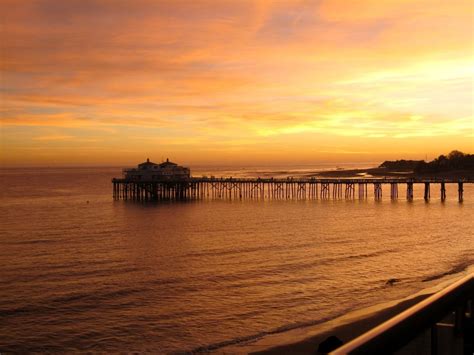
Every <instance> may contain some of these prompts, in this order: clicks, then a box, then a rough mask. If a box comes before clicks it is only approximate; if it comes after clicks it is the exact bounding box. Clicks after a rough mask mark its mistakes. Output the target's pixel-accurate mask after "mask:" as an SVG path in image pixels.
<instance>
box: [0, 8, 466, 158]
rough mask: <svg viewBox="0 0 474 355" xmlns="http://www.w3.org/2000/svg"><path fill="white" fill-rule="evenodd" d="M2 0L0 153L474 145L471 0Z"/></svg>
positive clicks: (120, 154)
mask: <svg viewBox="0 0 474 355" xmlns="http://www.w3.org/2000/svg"><path fill="white" fill-rule="evenodd" d="M0 6H1V9H0V10H2V29H1V41H0V46H1V53H2V56H1V61H0V70H1V86H2V90H1V106H0V113H1V132H0V134H1V137H0V139H1V147H2V152H1V160H0V161H1V163H2V164H5V165H15V164H17V163H18V162H19V161H21V164H35V165H42V164H49V165H50V164H65V163H68V164H88V163H94V164H124V163H132V162H135V161H137V160H140V159H142V157H143V156H144V155H152V154H157V155H158V156H162V155H164V156H173V157H174V159H175V160H178V161H182V162H183V163H188V164H189V163H216V164H218V163H220V162H228V161H229V160H230V161H246V160H250V159H252V160H253V161H255V160H258V161H261V162H268V161H270V162H271V161H279V160H282V161H285V160H286V161H294V160H295V157H297V158H296V159H297V160H299V161H301V162H307V163H311V162H315V161H318V160H332V161H345V160H347V159H349V158H350V159H352V160H354V159H355V160H364V161H367V160H371V161H373V160H377V159H379V158H382V159H389V158H401V157H402V155H403V157H404V158H420V157H424V156H425V154H430V155H433V156H436V155H438V154H441V153H443V152H446V151H451V150H452V149H455V148H456V149H459V150H462V151H465V152H469V151H472V150H473V148H474V144H473V139H472V137H473V128H474V125H473V110H474V107H473V105H474V99H473V76H474V66H473V64H472V63H473V54H474V47H473V31H472V25H473V7H472V3H471V2H470V1H453V2H445V1H441V0H439V1H434V2H433V1H425V0H423V1H384V2H380V1H369V0H364V1H359V2H357V4H355V3H352V2H347V1H339V0H337V1H318V2H316V1H315V2H312V1H309V2H307V1H304V2H303V1H275V2H272V1H236V2H216V1H203V2H199V3H196V4H191V3H189V2H183V1H176V2H150V1H147V0H138V1H133V2H132V1H117V2H116V3H115V2H114V4H112V3H109V2H104V1H101V0H95V1H90V2H87V4H85V3H83V2H80V1H71V2H68V3H67V5H65V4H62V3H58V2H57V1H43V2H36V1H23V2H21V4H19V3H18V2H16V1H9V0H7V1H2V3H1V5H0ZM256 152H259V153H258V154H256ZM328 152H330V153H328ZM354 152H365V153H360V154H353V153H354ZM370 152H372V153H370ZM348 157H349V158H348Z"/></svg>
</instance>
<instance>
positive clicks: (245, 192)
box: [112, 177, 474, 202]
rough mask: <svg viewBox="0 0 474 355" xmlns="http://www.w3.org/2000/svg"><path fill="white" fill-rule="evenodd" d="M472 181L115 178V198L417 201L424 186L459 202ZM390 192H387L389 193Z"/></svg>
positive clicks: (427, 194) (426, 193)
mask: <svg viewBox="0 0 474 355" xmlns="http://www.w3.org/2000/svg"><path fill="white" fill-rule="evenodd" d="M473 182H474V180H471V179H463V180H457V179H451V180H449V179H444V180H441V179H407V178H397V179H387V178H384V179H375V178H374V179H367V178H357V179H319V178H300V179H296V178H286V179H274V178H263V179H261V178H255V179H248V178H206V177H188V178H172V179H163V180H153V181H139V180H134V179H127V178H114V179H112V184H113V197H114V199H116V200H134V201H161V200H204V199H242V200H243V199H252V200H255V199H276V200H290V199H292V200H293V199H294V200H305V199H308V200H317V199H320V200H329V199H368V198H369V197H370V196H372V195H373V197H374V199H375V200H381V199H382V196H383V193H384V191H385V190H386V191H387V193H389V194H390V198H391V199H393V200H395V199H398V198H399V186H400V185H406V190H405V191H406V199H407V200H409V201H410V200H413V199H414V185H415V184H421V185H423V186H424V194H423V197H424V199H425V200H426V201H429V200H430V198H431V190H432V186H433V185H436V186H437V187H438V188H439V191H440V193H439V197H440V199H441V200H442V201H444V200H445V199H446V185H447V184H455V185H457V195H458V201H459V202H462V201H463V198H464V196H463V195H464V184H466V183H473ZM386 188H387V189H386Z"/></svg>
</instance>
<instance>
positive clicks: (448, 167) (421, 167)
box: [379, 150, 474, 174]
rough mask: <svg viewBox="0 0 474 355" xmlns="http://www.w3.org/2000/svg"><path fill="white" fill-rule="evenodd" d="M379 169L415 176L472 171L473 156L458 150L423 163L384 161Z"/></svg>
mask: <svg viewBox="0 0 474 355" xmlns="http://www.w3.org/2000/svg"><path fill="white" fill-rule="evenodd" d="M379 168H386V169H388V170H396V171H406V170H412V171H413V172H414V173H416V174H424V173H438V172H447V171H455V170H467V171H473V170H474V154H464V153H462V152H460V151H458V150H453V151H452V152H451V153H449V154H448V155H447V156H446V155H440V156H439V157H438V158H436V159H434V160H432V161H430V162H425V161H424V160H396V161H384V162H383V163H382V164H381V165H380V166H379Z"/></svg>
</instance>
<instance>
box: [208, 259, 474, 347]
mask: <svg viewBox="0 0 474 355" xmlns="http://www.w3.org/2000/svg"><path fill="white" fill-rule="evenodd" d="M472 271H474V265H471V266H469V267H467V268H466V269H465V270H463V271H462V272H460V273H456V274H455V275H449V276H448V277H446V278H443V280H439V281H441V282H438V283H436V284H431V285H429V286H428V285H427V287H426V288H424V289H421V290H419V291H418V292H416V293H414V294H410V295H408V296H406V297H404V298H401V299H397V300H392V301H387V302H383V303H379V304H376V305H372V306H367V307H364V308H361V309H356V310H352V311H350V312H348V313H346V314H344V315H342V316H338V317H336V318H334V319H331V320H329V321H323V322H321V323H319V324H315V325H312V326H307V327H301V328H295V329H292V330H288V331H285V332H281V333H275V334H270V335H266V336H264V337H262V338H259V339H257V340H254V341H248V342H243V343H240V344H234V345H230V346H225V347H223V348H220V349H218V350H216V352H217V353H226V354H227V353H250V354H271V355H273V354H282V353H291V354H315V353H316V352H317V349H318V345H319V344H320V343H321V342H322V341H324V340H325V339H327V338H328V337H329V336H331V335H335V336H337V337H338V338H339V339H340V340H342V341H343V342H344V344H345V343H347V342H349V341H351V340H352V339H355V338H356V337H358V336H359V335H362V334H364V333H365V332H367V331H369V330H370V329H372V328H375V327H376V326H378V325H380V324H382V323H384V322H385V321H387V320H389V319H391V318H393V317H394V316H396V315H398V314H400V313H401V312H403V311H405V310H407V309H408V308H410V307H412V306H414V305H415V304H417V303H419V302H421V301H423V300H424V299H425V298H427V297H430V296H431V295H433V294H434V293H436V292H438V291H440V290H442V289H444V288H445V287H447V286H449V285H450V284H452V283H453V282H455V281H456V280H458V279H459V278H461V277H463V276H465V275H466V274H469V273H470V272H472Z"/></svg>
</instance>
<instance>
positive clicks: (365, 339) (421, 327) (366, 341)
mask: <svg viewBox="0 0 474 355" xmlns="http://www.w3.org/2000/svg"><path fill="white" fill-rule="evenodd" d="M473 302H474V273H472V274H470V275H468V276H466V277H464V278H463V279H461V280H459V281H457V282H455V283H454V284H452V285H450V286H449V287H447V288H445V289H443V290H442V291H440V292H437V293H435V294H434V295H432V296H430V297H428V298H426V299H425V300H423V301H422V302H420V303H418V304H416V305H415V306H413V307H411V308H409V309H407V310H406V311H404V312H402V313H400V314H399V315H397V316H395V317H393V318H392V319H389V320H388V321H386V322H385V323H382V324H381V325H379V326H378V327H375V328H374V329H372V330H370V331H368V332H367V333H365V334H362V335H361V336H359V337H358V338H355V339H354V340H352V341H351V342H349V343H347V344H345V345H343V346H341V347H340V348H338V349H336V350H334V351H333V352H331V354H335V355H340V354H381V353H391V352H394V351H396V350H400V349H401V348H402V347H403V346H405V345H406V344H408V343H409V342H410V341H411V340H413V339H414V338H416V337H417V336H418V335H420V334H422V333H423V332H424V331H426V330H427V329H431V354H437V353H438V333H437V325H436V323H437V322H440V321H441V320H442V319H443V318H444V317H446V316H447V315H448V314H449V312H454V313H455V317H454V324H453V332H454V333H455V334H460V335H462V334H463V332H467V328H469V327H471V328H472V322H473V321H474V319H473V317H474V316H473ZM468 324H470V325H469V326H468ZM470 331H472V329H471V330H470ZM469 336H470V335H469V334H465V337H468V338H467V339H470V338H469ZM464 339H465V340H466V338H464ZM469 341H471V343H470V344H469V346H470V347H472V346H473V345H472V340H469ZM464 346H466V343H465V344H464ZM466 350H467V349H464V351H466ZM470 350H471V351H473V349H470Z"/></svg>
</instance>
